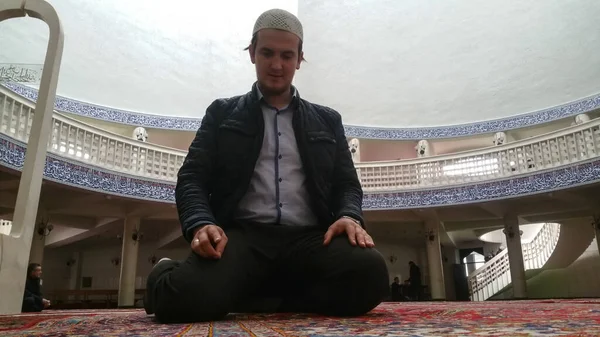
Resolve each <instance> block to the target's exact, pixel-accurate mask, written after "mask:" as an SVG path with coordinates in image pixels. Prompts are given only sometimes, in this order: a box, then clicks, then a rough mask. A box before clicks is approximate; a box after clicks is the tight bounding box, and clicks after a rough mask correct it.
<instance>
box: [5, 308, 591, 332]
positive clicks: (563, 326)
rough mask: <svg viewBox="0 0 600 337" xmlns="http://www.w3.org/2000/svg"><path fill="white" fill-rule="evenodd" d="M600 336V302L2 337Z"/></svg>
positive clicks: (55, 318)
mask: <svg viewBox="0 0 600 337" xmlns="http://www.w3.org/2000/svg"><path fill="white" fill-rule="evenodd" d="M468 335H476V336H600V299H598V300H549V301H515V302H483V303H473V302H460V303H459V302H454V303H441V302H435V303H429V302H412V303H386V304H382V305H381V306H379V307H378V308H377V309H376V310H374V311H373V312H372V313H370V314H369V315H367V316H365V317H361V318H353V319H333V318H326V317H318V316H311V315H283V314H282V315H232V316H231V317H229V319H227V320H225V321H221V322H214V323H210V324H209V323H198V324H177V325H161V324H156V323H154V322H153V321H152V318H151V317H148V316H146V315H145V313H144V312H143V311H141V310H94V311H92V310H87V311H74V310H69V311H52V310H48V311H47V312H44V313H39V314H21V315H12V316H0V336H5V337H16V336H45V337H55V336H102V337H113V336H186V337H187V336H212V337H224V336H256V337H271V336H279V337H281V336H312V337H318V336H468Z"/></svg>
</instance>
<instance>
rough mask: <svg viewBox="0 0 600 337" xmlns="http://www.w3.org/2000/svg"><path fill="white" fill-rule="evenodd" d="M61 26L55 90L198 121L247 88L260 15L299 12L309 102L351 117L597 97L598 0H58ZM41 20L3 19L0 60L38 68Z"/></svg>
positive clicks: (481, 110) (427, 116) (426, 119)
mask: <svg viewBox="0 0 600 337" xmlns="http://www.w3.org/2000/svg"><path fill="white" fill-rule="evenodd" d="M49 2H50V3H52V4H53V5H54V6H55V8H56V9H57V11H58V13H59V15H60V17H61V18H62V21H63V26H64V28H65V52H64V57H63V64H62V71H61V75H60V80H59V89H58V93H59V95H62V96H65V97H70V98H74V99H78V100H82V101H86V102H90V103H95V104H100V105H105V106H110V107H116V108H120V109H126V110H133V111H139V112H145V113H151V114H159V115H172V116H185V117H197V118H201V117H202V116H203V115H204V110H205V109H206V107H207V106H208V105H209V104H210V102H211V101H212V100H214V99H215V98H217V97H226V96H231V95H237V94H240V93H244V92H246V91H247V90H249V88H250V85H251V84H252V82H253V81H254V79H255V75H254V69H253V66H252V64H251V63H250V62H249V60H248V56H247V52H244V51H243V48H244V47H245V46H246V45H247V44H248V42H249V39H250V32H251V30H252V26H253V24H254V20H255V18H256V17H257V16H258V15H259V14H260V13H261V12H262V11H264V10H266V9H269V8H273V7H279V8H283V9H286V10H289V11H291V12H293V13H297V14H298V16H299V17H300V19H301V21H302V22H303V24H304V29H305V43H304V50H305V57H306V58H307V60H308V62H307V63H305V64H304V65H303V66H302V69H301V70H300V71H299V73H298V75H297V81H296V85H297V86H298V88H299V90H300V93H301V94H302V96H303V97H304V98H307V99H309V100H312V101H314V102H316V103H321V104H326V105H330V106H332V107H334V108H336V109H338V110H339V111H340V112H341V113H342V114H343V116H344V122H345V123H346V124H354V125H365V126H384V127H415V126H437V125H450V124H460V123H467V122H474V121H481V120H488V119H495V118H499V117H506V116H512V115H516V114H522V113H526V112H529V111H533V110H539V109H543V108H547V107H551V106H556V105H559V104H563V103H566V102H569V101H574V100H577V99H580V98H583V97H586V96H590V95H593V94H597V93H600V20H598V19H597V18H598V17H600V1H597V0H577V1H562V0H530V1H518V0H510V1H506V0H488V1H482V2H472V1H465V0H454V1H421V0H406V1H392V0H378V1H367V0H357V1H322V0H293V1H292V0H284V1H282V0H260V1H243V0H225V1H210V2H204V1H196V0H177V1H154V0H152V1H148V0H126V1H123V0H102V1H92V0H50V1H49ZM46 39H47V28H46V27H45V26H44V24H43V23H41V22H38V21H36V20H31V19H18V20H9V21H5V22H2V23H1V24H0V46H1V47H0V63H3V64H6V63H26V64H41V63H42V62H43V59H44V53H45V46H46Z"/></svg>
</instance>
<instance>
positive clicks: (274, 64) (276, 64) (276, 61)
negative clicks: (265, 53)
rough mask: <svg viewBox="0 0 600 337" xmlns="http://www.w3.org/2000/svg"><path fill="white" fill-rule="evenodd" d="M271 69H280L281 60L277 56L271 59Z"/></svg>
mask: <svg viewBox="0 0 600 337" xmlns="http://www.w3.org/2000/svg"><path fill="white" fill-rule="evenodd" d="M271 68H273V69H275V70H280V69H281V68H282V63H281V58H280V57H279V56H275V57H274V58H273V62H271Z"/></svg>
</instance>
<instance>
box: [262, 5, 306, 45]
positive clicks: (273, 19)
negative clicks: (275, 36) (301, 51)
mask: <svg viewBox="0 0 600 337" xmlns="http://www.w3.org/2000/svg"><path fill="white" fill-rule="evenodd" d="M267 28H272V29H279V30H284V31H287V32H290V33H292V34H294V35H296V36H298V37H299V38H300V41H302V40H303V37H304V36H303V35H304V33H303V31H302V24H301V23H300V20H298V18H297V17H296V16H295V15H294V14H292V13H290V12H288V11H285V10H283V9H277V8H275V9H270V10H268V11H266V12H264V13H262V14H261V15H260V16H259V17H258V19H256V23H255V24H254V30H253V31H252V35H253V36H254V34H256V33H257V32H259V31H260V30H262V29H267Z"/></svg>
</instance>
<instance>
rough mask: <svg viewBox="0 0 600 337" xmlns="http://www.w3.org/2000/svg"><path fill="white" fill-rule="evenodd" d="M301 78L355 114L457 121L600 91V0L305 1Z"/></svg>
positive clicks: (353, 118) (403, 121)
mask: <svg viewBox="0 0 600 337" xmlns="http://www.w3.org/2000/svg"><path fill="white" fill-rule="evenodd" d="M298 13H299V16H300V18H301V20H302V21H303V23H304V26H305V56H306V58H307V59H308V61H309V62H308V63H307V64H305V65H304V66H303V67H304V69H303V70H302V71H301V72H300V75H299V80H298V85H299V87H300V88H301V92H302V93H303V95H304V96H305V97H307V98H309V99H313V100H315V101H319V102H321V103H323V104H329V105H331V106H333V107H335V108H338V109H339V110H340V111H341V112H342V113H343V114H344V116H345V117H346V118H345V120H346V122H349V123H356V124H362V125H378V126H390V124H392V125H401V126H422V125H448V124H456V123H462V122H470V121H478V120H487V119H492V118H495V117H500V116H508V115H515V114H521V113H525V112H528V111H531V110H538V109H541V108H545V107H549V106H554V105H558V104H561V103H563V102H567V101H571V100H575V99H578V98H581V97H584V96H588V95H591V94H595V93H598V92H600V57H598V54H599V53H600V20H598V17H600V1H597V0H573V1H563V0H529V1H519V0H487V1H477V2H473V1H464V0H449V1H423V0H405V1H394V0H379V1H368V0H353V1H350V0H347V1H322V0H300V1H299V9H298Z"/></svg>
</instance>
